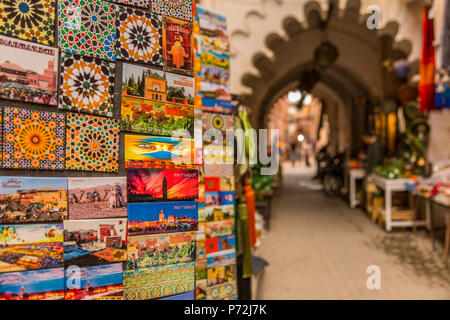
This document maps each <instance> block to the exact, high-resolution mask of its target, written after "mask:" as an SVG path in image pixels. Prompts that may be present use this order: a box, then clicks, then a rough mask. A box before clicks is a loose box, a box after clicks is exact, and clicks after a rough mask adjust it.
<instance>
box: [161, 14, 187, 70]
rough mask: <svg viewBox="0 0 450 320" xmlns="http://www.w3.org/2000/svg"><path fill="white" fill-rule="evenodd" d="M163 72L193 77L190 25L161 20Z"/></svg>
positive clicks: (166, 19) (175, 20) (172, 20)
mask: <svg viewBox="0 0 450 320" xmlns="http://www.w3.org/2000/svg"><path fill="white" fill-rule="evenodd" d="M163 52H164V70H166V71H169V72H175V73H181V74H186V75H189V76H192V75H193V67H194V66H193V64H194V61H193V43H192V24H191V23H188V22H185V21H182V20H179V19H174V18H170V17H164V19H163Z"/></svg>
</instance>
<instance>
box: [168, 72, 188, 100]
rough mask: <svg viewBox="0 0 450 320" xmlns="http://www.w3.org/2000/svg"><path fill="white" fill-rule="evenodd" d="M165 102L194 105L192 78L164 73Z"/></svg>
mask: <svg viewBox="0 0 450 320" xmlns="http://www.w3.org/2000/svg"><path fill="white" fill-rule="evenodd" d="M166 78H167V101H169V102H172V103H179V104H184V105H186V104H188V105H191V106H193V105H194V97H195V81H194V78H192V77H187V76H183V75H179V74H174V73H169V72H166Z"/></svg>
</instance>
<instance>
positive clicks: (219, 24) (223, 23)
mask: <svg viewBox="0 0 450 320" xmlns="http://www.w3.org/2000/svg"><path fill="white" fill-rule="evenodd" d="M197 14H198V22H199V27H200V32H201V33H202V34H206V35H207V36H208V37H216V36H221V37H222V39H223V40H224V42H227V43H229V36H228V30H227V20H226V18H225V17H224V16H222V15H220V14H218V13H215V12H213V11H211V10H208V9H205V8H203V7H201V6H197Z"/></svg>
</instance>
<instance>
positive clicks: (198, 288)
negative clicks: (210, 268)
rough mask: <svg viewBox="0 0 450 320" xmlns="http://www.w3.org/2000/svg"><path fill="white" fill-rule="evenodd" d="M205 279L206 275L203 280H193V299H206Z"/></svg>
mask: <svg viewBox="0 0 450 320" xmlns="http://www.w3.org/2000/svg"><path fill="white" fill-rule="evenodd" d="M205 271H206V270H205ZM207 281H208V280H207V279H206V276H205V279H203V280H197V281H195V300H206V287H207Z"/></svg>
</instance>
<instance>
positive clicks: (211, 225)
mask: <svg viewBox="0 0 450 320" xmlns="http://www.w3.org/2000/svg"><path fill="white" fill-rule="evenodd" d="M233 231H234V220H223V221H212V222H207V223H206V226H205V233H206V237H207V238H214V237H218V236H226V235H229V234H232V233H233Z"/></svg>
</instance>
